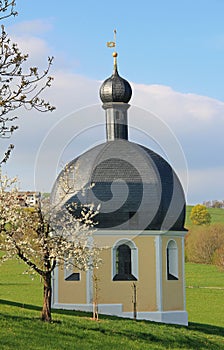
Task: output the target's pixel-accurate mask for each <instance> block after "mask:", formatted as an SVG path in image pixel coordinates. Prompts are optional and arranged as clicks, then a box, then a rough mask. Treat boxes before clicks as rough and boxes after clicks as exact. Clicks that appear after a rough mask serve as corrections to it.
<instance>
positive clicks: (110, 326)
mask: <svg viewBox="0 0 224 350" xmlns="http://www.w3.org/2000/svg"><path fill="white" fill-rule="evenodd" d="M23 271H24V265H23V264H22V263H18V262H17V261H16V262H15V261H9V262H7V264H5V265H3V266H1V267H0V349H1V350H9V349H10V350H11V349H17V350H24V349H26V350H34V349H46V350H59V349H60V350H64V349H66V350H68V349H80V350H82V349H84V350H87V349H88V350H89V349H90V350H92V349H93V350H94V349H102V350H104V349H122V350H123V349H125V350H126V349H131V350H132V349H133V350H134V349H164V350H165V349H176V350H177V349H192V350H194V349H195V350H200V349H211V350H221V349H224V316H223V315H224V306H223V300H224V274H223V273H221V272H219V271H218V270H217V269H216V268H215V267H213V266H206V265H196V264H186V277H187V278H186V286H187V288H186V293H187V310H188V312H189V321H190V323H189V327H181V326H172V325H164V324H156V323H153V322H145V321H132V320H125V319H118V318H116V317H106V316H100V321H99V322H95V321H92V320H91V315H90V314H86V313H78V312H72V311H70V312H69V311H54V313H53V319H54V322H53V323H52V324H46V323H43V322H41V321H40V320H39V316H40V307H41V301H42V300H41V295H42V285H41V282H40V279H39V278H38V277H36V278H35V279H34V280H31V278H30V277H29V276H27V275H24V274H22V272H23ZM205 287H206V288H205Z"/></svg>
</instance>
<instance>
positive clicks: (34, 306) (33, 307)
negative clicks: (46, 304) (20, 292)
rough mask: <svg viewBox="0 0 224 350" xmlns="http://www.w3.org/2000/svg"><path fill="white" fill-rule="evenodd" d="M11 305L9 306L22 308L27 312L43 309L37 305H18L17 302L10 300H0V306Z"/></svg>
mask: <svg viewBox="0 0 224 350" xmlns="http://www.w3.org/2000/svg"><path fill="white" fill-rule="evenodd" d="M1 304H2V305H9V306H15V307H20V308H23V309H27V310H36V311H41V309H42V308H41V307H40V306H36V305H30V304H23V303H18V302H16V301H10V300H4V299H0V305H1Z"/></svg>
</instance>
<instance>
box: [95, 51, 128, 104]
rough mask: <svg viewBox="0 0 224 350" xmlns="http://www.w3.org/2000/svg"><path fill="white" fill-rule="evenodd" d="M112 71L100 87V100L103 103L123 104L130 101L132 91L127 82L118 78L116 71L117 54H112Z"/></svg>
mask: <svg viewBox="0 0 224 350" xmlns="http://www.w3.org/2000/svg"><path fill="white" fill-rule="evenodd" d="M113 57H114V71H113V74H112V75H111V77H110V78H108V79H106V80H105V81H104V82H103V84H102V85H101V87H100V98H101V101H102V102H103V103H110V102H123V103H128V102H129V101H130V99H131V95H132V89H131V85H130V84H129V82H128V81H127V80H125V79H124V78H122V77H120V75H119V74H118V70H117V52H114V53H113Z"/></svg>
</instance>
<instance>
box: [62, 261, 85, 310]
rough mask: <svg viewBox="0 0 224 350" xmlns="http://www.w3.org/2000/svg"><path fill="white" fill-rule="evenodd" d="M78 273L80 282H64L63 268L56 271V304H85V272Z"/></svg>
mask: <svg viewBox="0 0 224 350" xmlns="http://www.w3.org/2000/svg"><path fill="white" fill-rule="evenodd" d="M75 272H79V273H80V281H66V280H65V275H64V268H63V267H60V268H59V269H58V302H59V303H61V304H85V303H86V272H84V271H78V270H77V271H75Z"/></svg>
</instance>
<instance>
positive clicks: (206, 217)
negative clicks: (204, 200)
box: [190, 204, 211, 225]
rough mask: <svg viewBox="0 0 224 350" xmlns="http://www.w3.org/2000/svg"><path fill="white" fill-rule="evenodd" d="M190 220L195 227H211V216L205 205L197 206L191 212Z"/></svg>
mask: <svg viewBox="0 0 224 350" xmlns="http://www.w3.org/2000/svg"><path fill="white" fill-rule="evenodd" d="M190 219H191V221H192V223H193V224H194V225H209V224H210V222H211V215H210V214H209V212H208V209H207V208H206V206H205V205H202V204H197V205H195V206H194V207H193V208H192V210H191V214H190Z"/></svg>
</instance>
